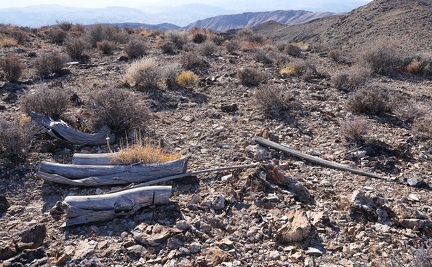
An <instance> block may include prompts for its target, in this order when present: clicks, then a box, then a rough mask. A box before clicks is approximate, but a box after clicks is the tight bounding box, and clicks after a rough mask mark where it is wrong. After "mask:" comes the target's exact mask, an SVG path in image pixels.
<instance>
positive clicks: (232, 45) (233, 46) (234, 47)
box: [225, 40, 240, 54]
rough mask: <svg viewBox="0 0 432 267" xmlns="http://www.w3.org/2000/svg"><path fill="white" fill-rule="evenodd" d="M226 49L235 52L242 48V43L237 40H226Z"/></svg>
mask: <svg viewBox="0 0 432 267" xmlns="http://www.w3.org/2000/svg"><path fill="white" fill-rule="evenodd" d="M225 49H226V50H227V52H228V53H230V54H235V53H237V52H238V50H239V49H240V45H239V43H238V42H237V41H235V40H231V41H226V42H225Z"/></svg>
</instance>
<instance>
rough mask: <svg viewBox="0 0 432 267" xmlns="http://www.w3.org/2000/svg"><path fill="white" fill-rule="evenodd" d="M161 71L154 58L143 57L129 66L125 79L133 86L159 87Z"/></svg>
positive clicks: (143, 87)
mask: <svg viewBox="0 0 432 267" xmlns="http://www.w3.org/2000/svg"><path fill="white" fill-rule="evenodd" d="M160 73H161V70H160V68H159V67H158V66H157V64H156V61H155V60H154V59H153V58H143V59H139V60H137V61H135V62H133V63H132V64H131V65H130V66H129V68H128V69H127V70H126V74H125V81H126V83H127V84H129V85H130V86H132V87H139V88H142V89H151V88H157V83H158V81H159V77H160Z"/></svg>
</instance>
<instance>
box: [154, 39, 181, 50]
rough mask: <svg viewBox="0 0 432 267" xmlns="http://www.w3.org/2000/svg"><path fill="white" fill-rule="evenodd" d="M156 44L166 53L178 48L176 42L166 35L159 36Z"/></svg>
mask: <svg viewBox="0 0 432 267" xmlns="http://www.w3.org/2000/svg"><path fill="white" fill-rule="evenodd" d="M156 46H157V47H158V48H159V49H160V50H161V51H162V52H163V53H166V54H173V53H174V52H175V51H176V50H177V47H176V45H175V43H174V42H172V41H171V40H168V39H167V38H164V37H158V38H157V40H156Z"/></svg>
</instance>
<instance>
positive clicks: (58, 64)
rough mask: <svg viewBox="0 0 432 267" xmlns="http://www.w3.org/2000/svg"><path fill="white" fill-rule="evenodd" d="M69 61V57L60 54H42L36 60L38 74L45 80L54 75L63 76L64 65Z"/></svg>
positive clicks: (35, 65)
mask: <svg viewBox="0 0 432 267" xmlns="http://www.w3.org/2000/svg"><path fill="white" fill-rule="evenodd" d="M68 61H69V57H68V56H67V55H64V54H60V53H59V52H51V53H45V54H42V55H41V56H40V57H38V58H37V59H36V60H35V64H34V67H35V69H36V74H37V75H38V76H40V77H43V78H46V77H49V76H50V75H52V74H62V73H63V68H64V65H65V63H66V62H68Z"/></svg>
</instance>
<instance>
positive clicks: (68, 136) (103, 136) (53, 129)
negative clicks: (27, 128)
mask: <svg viewBox="0 0 432 267" xmlns="http://www.w3.org/2000/svg"><path fill="white" fill-rule="evenodd" d="M31 117H32V120H34V121H36V122H37V123H38V124H40V125H41V126H43V127H44V128H45V129H47V131H48V134H49V135H51V136H52V137H55V138H59V139H62V140H66V141H68V142H71V143H73V144H78V145H105V144H107V141H108V142H109V143H114V142H115V135H114V134H112V133H111V130H110V128H109V127H108V126H106V125H104V126H102V128H101V129H100V130H99V131H98V132H97V133H94V134H88V133H83V132H81V131H78V130H76V129H74V128H72V127H71V126H70V125H69V124H67V123H66V122H64V121H62V120H60V121H54V120H53V119H51V118H50V117H49V116H44V115H41V114H38V113H36V112H31Z"/></svg>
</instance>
